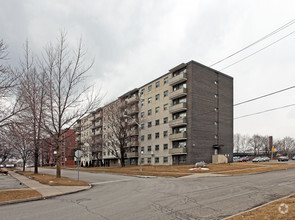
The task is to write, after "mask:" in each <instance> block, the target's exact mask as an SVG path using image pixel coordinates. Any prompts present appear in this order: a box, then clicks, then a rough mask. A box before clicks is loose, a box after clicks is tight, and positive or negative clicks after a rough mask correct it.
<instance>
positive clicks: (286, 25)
mask: <svg viewBox="0 0 295 220" xmlns="http://www.w3.org/2000/svg"><path fill="white" fill-rule="evenodd" d="M294 23H295V19H293V20H291V21H289V22H288V23H286V24H284V25H283V26H281V27H279V28H277V29H276V30H274V31H272V32H271V33H269V34H267V35H265V36H264V37H262V38H260V39H259V40H257V41H255V42H253V43H251V44H249V45H248V46H246V47H244V48H242V49H240V50H238V51H237V52H235V53H233V54H231V55H229V56H227V57H225V58H223V59H221V60H219V61H217V62H215V63H213V64H212V65H210V67H212V66H215V65H217V64H218V63H221V62H223V61H224V60H227V59H229V58H231V57H233V56H235V55H236V54H239V53H240V52H242V51H244V50H246V49H248V48H250V47H252V46H254V45H255V44H257V43H259V42H261V41H263V40H265V39H267V38H269V37H271V36H272V35H274V34H276V33H278V32H280V31H282V30H283V29H285V28H287V27H289V26H290V25H292V24H294Z"/></svg>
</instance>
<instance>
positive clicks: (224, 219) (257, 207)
mask: <svg viewBox="0 0 295 220" xmlns="http://www.w3.org/2000/svg"><path fill="white" fill-rule="evenodd" d="M294 195H295V194H293V193H292V194H290V195H288V196H284V197H282V198H279V199H276V200H273V201H270V202H267V203H265V204H263V205H259V206H256V207H255V208H252V209H249V210H246V211H243V212H240V213H237V214H235V215H231V216H228V217H226V218H223V220H226V219H230V218H233V217H236V216H239V215H242V214H244V213H247V212H251V211H254V210H256V209H259V208H262V207H264V206H267V205H269V204H271V203H274V202H277V201H279V200H281V199H286V198H289V197H291V196H294Z"/></svg>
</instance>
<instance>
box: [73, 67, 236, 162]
mask: <svg viewBox="0 0 295 220" xmlns="http://www.w3.org/2000/svg"><path fill="white" fill-rule="evenodd" d="M113 103H117V104H118V103H120V106H121V110H122V111H123V112H124V114H123V115H124V117H125V118H126V119H128V129H129V135H128V138H126V152H125V153H124V158H125V161H126V162H125V164H127V165H136V164H146V165H148V164H152V165H157V164H158V165H165V164H167V165H171V164H194V163H196V162H197V161H205V162H209V163H210V162H212V156H213V155H224V156H226V157H227V159H228V161H232V153H233V78H232V77H230V76H227V75H225V74H223V73H221V72H218V71H216V70H214V69H211V68H209V67H207V66H204V65H202V64H200V63H197V62H195V61H190V62H188V63H183V64H180V65H178V66H176V67H174V68H172V69H171V70H169V72H168V73H166V74H164V75H162V76H160V77H159V78H157V79H155V80H153V81H151V82H149V83H147V84H145V85H143V86H141V87H139V88H136V89H133V90H131V91H129V92H127V93H125V94H123V95H122V96H120V97H119V98H118V99H117V100H116V101H115V102H113ZM122 106H123V107H122ZM105 108H106V106H105V107H102V108H101V111H102V115H104V114H105V112H106V113H110V111H105ZM102 123H103V127H104V129H103V130H102V136H101V137H102V139H101V142H102V143H103V146H105V143H106V142H108V137H109V135H111V133H110V130H107V127H108V123H109V122H108V118H107V117H104V119H103V122H102ZM78 127H79V126H78ZM105 133H106V134H105ZM104 149H105V148H104V147H103V148H102V149H101V150H102V154H103V155H102V164H105V165H117V164H118V162H115V161H116V158H115V157H114V156H113V155H112V154H111V153H109V152H107V151H106V150H104ZM103 151H104V152H103ZM104 161H106V163H104ZM110 161H112V163H110Z"/></svg>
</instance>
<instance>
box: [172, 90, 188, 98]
mask: <svg viewBox="0 0 295 220" xmlns="http://www.w3.org/2000/svg"><path fill="white" fill-rule="evenodd" d="M186 95H187V90H186V89H185V88H182V89H178V90H175V91H173V92H171V93H170V97H169V98H170V99H176V98H179V97H181V96H186Z"/></svg>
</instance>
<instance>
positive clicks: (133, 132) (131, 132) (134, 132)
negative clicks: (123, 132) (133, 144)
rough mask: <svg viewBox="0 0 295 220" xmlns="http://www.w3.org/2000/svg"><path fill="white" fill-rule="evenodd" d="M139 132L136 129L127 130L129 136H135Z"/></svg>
mask: <svg viewBox="0 0 295 220" xmlns="http://www.w3.org/2000/svg"><path fill="white" fill-rule="evenodd" d="M138 134H139V132H138V130H137V129H136V130H132V131H130V132H129V136H137V135H138Z"/></svg>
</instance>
